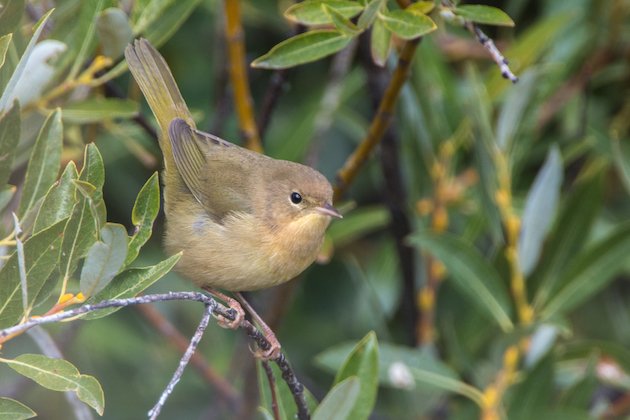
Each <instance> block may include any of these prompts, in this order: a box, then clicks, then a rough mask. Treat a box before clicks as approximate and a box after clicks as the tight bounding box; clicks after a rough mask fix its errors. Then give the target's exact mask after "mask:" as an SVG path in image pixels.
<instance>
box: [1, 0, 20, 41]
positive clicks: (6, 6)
mask: <svg viewBox="0 0 630 420" xmlns="http://www.w3.org/2000/svg"><path fill="white" fill-rule="evenodd" d="M23 13H24V0H10V1H3V2H2V8H0V35H4V34H10V33H12V32H15V31H16V30H17V28H18V27H19V26H20V22H21V21H22V14H23Z"/></svg>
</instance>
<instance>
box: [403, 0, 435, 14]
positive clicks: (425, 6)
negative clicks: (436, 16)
mask: <svg viewBox="0 0 630 420" xmlns="http://www.w3.org/2000/svg"><path fill="white" fill-rule="evenodd" d="M433 9H435V2H433V1H427V0H424V1H423V0H420V1H416V2H414V3H411V4H410V5H409V6H407V7H406V8H405V10H406V11H408V12H412V13H416V14H418V13H419V14H422V15H428V14H429V13H431V12H432V11H433Z"/></svg>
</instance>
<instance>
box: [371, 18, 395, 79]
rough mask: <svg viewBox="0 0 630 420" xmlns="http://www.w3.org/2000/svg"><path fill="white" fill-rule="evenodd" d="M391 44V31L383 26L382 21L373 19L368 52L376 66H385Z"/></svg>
mask: <svg viewBox="0 0 630 420" xmlns="http://www.w3.org/2000/svg"><path fill="white" fill-rule="evenodd" d="M391 45H392V33H391V32H390V31H388V30H387V28H385V25H384V24H383V22H382V21H380V20H376V21H374V25H372V32H371V34H370V53H371V54H372V61H374V64H376V65H377V66H381V67H385V64H387V58H388V57H389V52H390V50H391Z"/></svg>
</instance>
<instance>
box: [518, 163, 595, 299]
mask: <svg viewBox="0 0 630 420" xmlns="http://www.w3.org/2000/svg"><path fill="white" fill-rule="evenodd" d="M587 175H588V176H584V177H582V179H580V180H579V182H577V184H576V185H575V187H574V191H573V192H572V193H571V194H570V195H569V197H568V198H567V199H566V200H565V202H564V203H563V206H562V210H561V211H560V213H559V214H558V217H557V218H556V226H555V228H554V229H553V231H552V233H551V235H550V238H549V240H548V241H547V244H546V245H545V253H544V255H543V260H542V261H541V262H540V263H539V264H538V265H539V267H538V269H537V271H536V272H535V273H534V275H533V276H532V278H531V280H530V283H534V284H536V285H539V289H538V291H537V293H536V297H535V300H534V305H535V307H536V308H538V309H539V308H541V307H542V306H543V305H544V303H545V302H547V300H548V299H549V297H550V296H552V295H555V294H556V293H557V291H558V289H559V288H560V287H561V285H560V283H559V280H560V277H561V274H562V273H564V272H565V271H566V265H567V264H568V263H569V262H570V261H571V260H573V259H574V258H575V255H576V254H578V253H579V252H580V250H581V249H582V246H583V244H584V243H585V241H584V238H587V237H588V235H589V232H590V230H591V227H592V226H593V223H594V222H595V219H596V217H597V214H598V213H599V210H600V208H601V206H602V194H603V180H604V173H603V171H602V170H601V169H598V170H597V172H595V173H590V174H587Z"/></svg>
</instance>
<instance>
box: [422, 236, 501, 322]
mask: <svg viewBox="0 0 630 420" xmlns="http://www.w3.org/2000/svg"><path fill="white" fill-rule="evenodd" d="M411 242H412V243H414V244H416V245H420V246H421V247H422V248H423V250H424V251H426V252H428V253H430V254H432V255H433V256H435V257H436V258H437V259H438V260H440V261H442V263H443V264H444V265H445V266H446V269H447V270H448V272H449V273H450V274H451V278H452V280H453V284H454V285H455V286H456V287H457V288H458V289H459V290H460V291H461V292H463V293H464V294H465V295H466V296H468V297H469V298H470V300H471V302H472V303H473V304H475V305H477V307H478V308H479V309H480V310H481V311H482V312H483V313H484V314H485V315H487V316H489V317H490V318H492V319H494V320H495V321H496V322H497V324H499V326H500V327H501V328H502V329H503V331H510V330H511V329H512V328H513V325H512V321H511V320H510V313H511V310H512V306H511V302H510V298H509V295H508V292H507V290H506V288H505V285H504V284H503V282H502V280H501V277H500V276H499V273H497V271H496V270H495V269H494V267H492V266H491V265H490V264H488V262H487V261H486V260H485V258H484V257H483V256H482V255H481V254H480V253H479V252H478V251H477V250H476V249H475V248H474V246H473V245H472V244H469V243H466V242H464V241H463V240H461V239H459V238H458V237H456V236H454V235H451V234H446V233H445V234H439V235H438V234H435V233H431V232H419V233H416V234H414V235H413V236H412V237H411Z"/></svg>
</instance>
